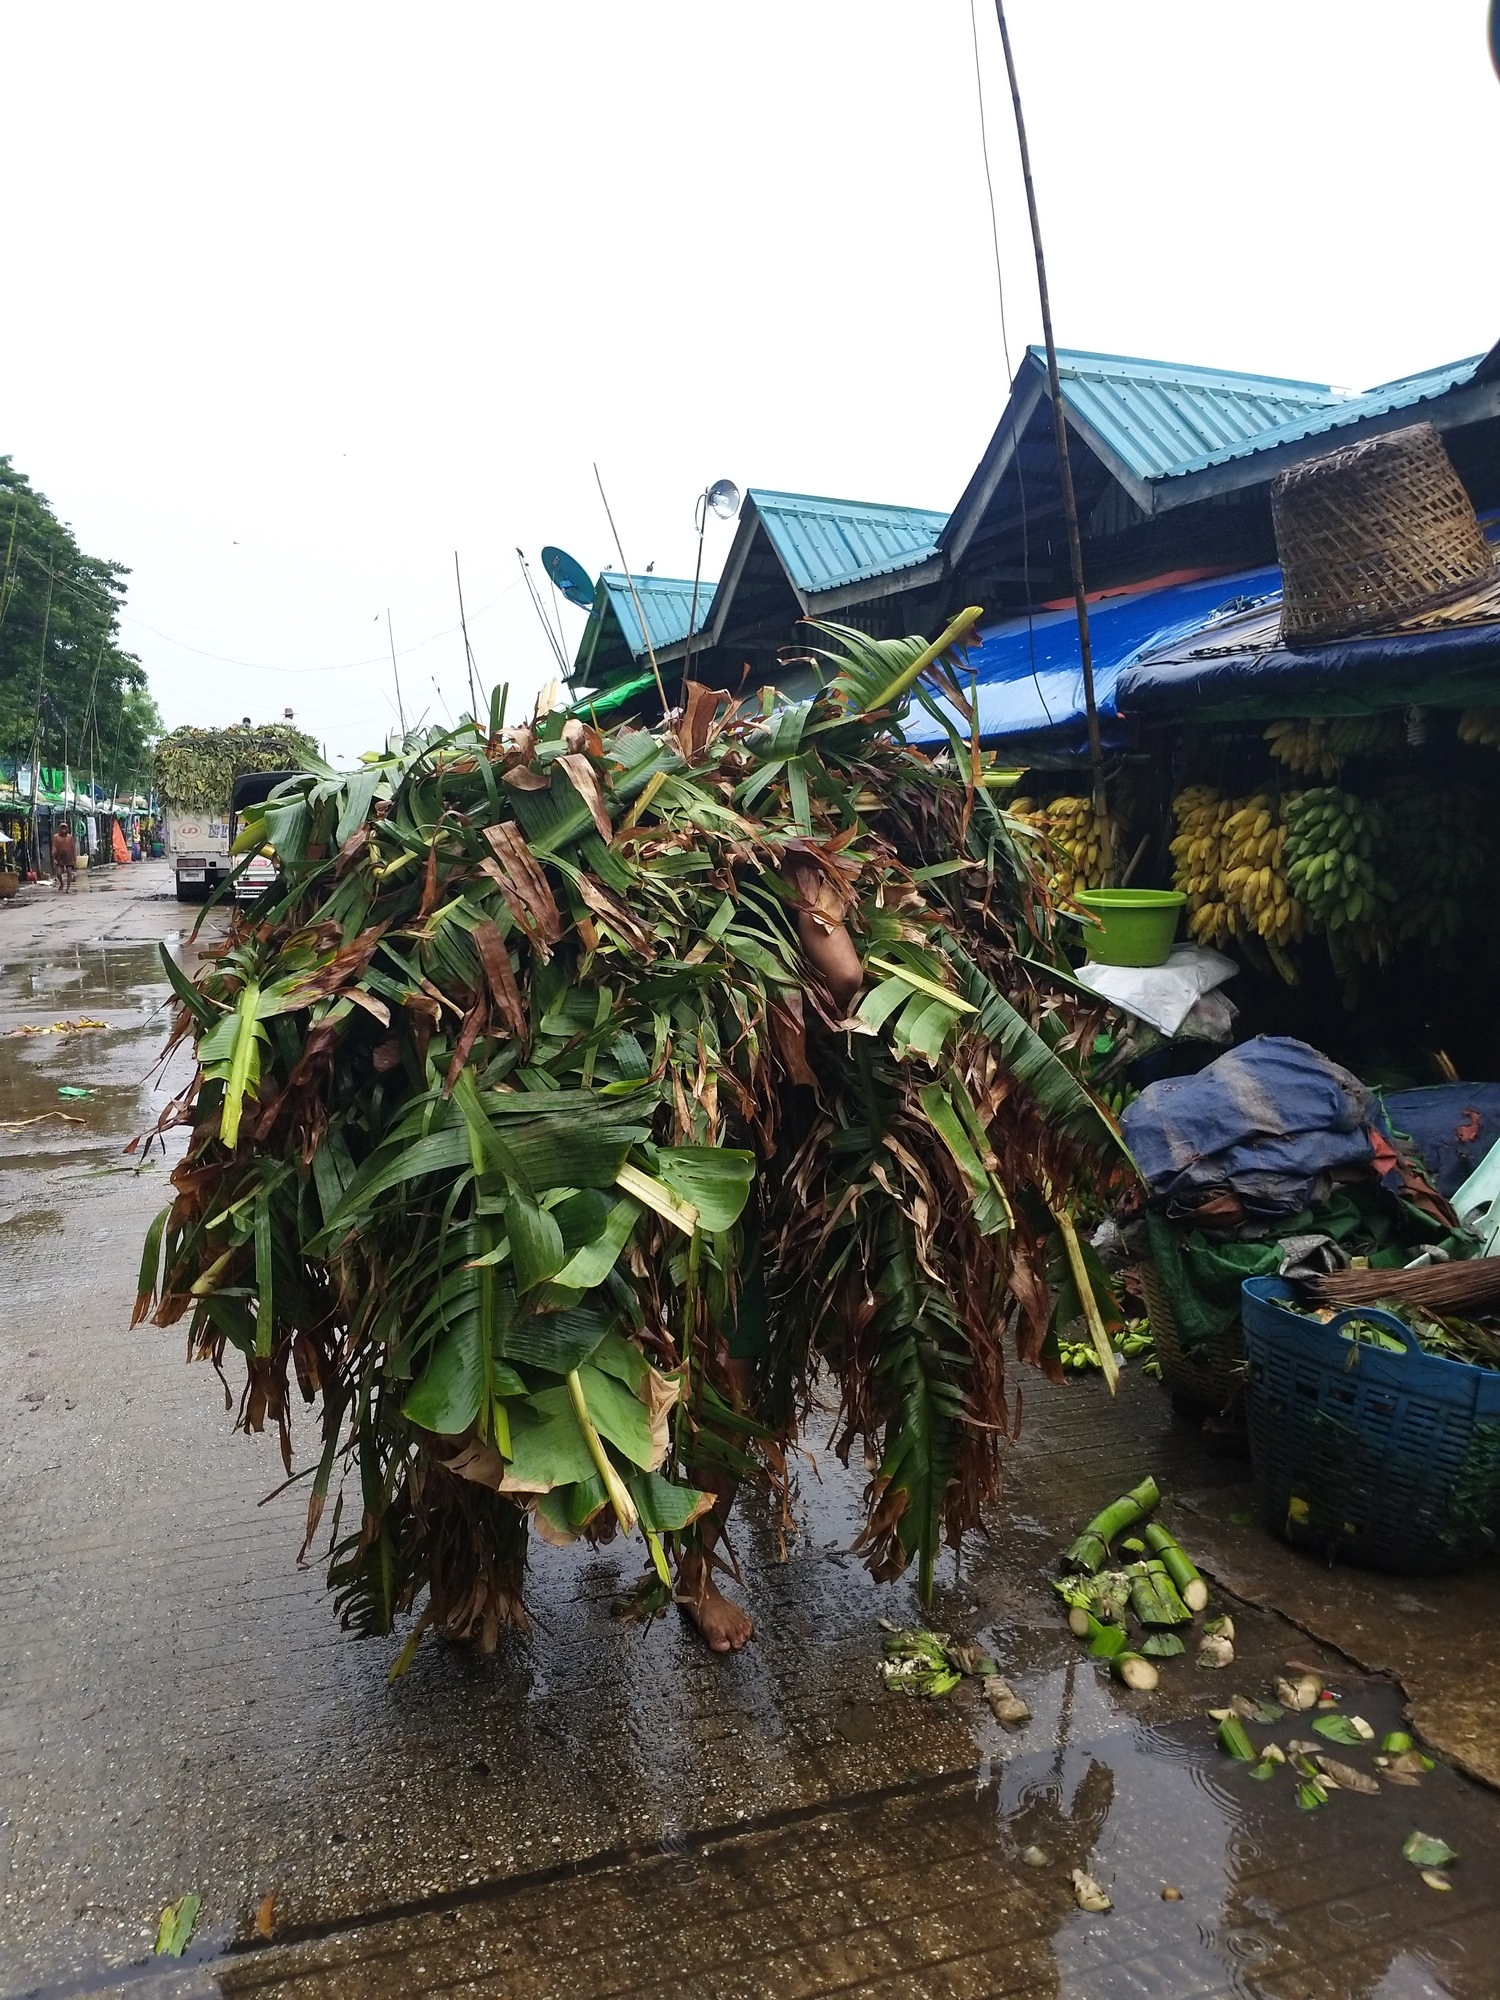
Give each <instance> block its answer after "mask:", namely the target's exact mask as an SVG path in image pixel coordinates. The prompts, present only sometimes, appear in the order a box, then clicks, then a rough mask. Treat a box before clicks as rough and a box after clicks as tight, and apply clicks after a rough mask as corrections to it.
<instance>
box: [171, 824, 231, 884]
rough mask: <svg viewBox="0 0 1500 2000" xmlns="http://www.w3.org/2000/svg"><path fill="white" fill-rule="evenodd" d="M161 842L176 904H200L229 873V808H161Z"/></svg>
mask: <svg viewBox="0 0 1500 2000" xmlns="http://www.w3.org/2000/svg"><path fill="white" fill-rule="evenodd" d="M162 818H163V822H164V824H163V828H162V841H163V845H164V846H165V848H166V851H167V859H168V860H169V861H170V862H171V864H172V872H173V874H174V875H175V876H176V878H177V900H178V902H179V903H201V902H202V901H203V900H204V899H205V897H207V896H209V895H210V894H212V892H213V891H214V890H215V889H216V888H217V887H218V885H219V884H220V882H222V881H223V879H224V877H225V876H226V875H227V874H228V873H229V870H230V867H231V862H230V858H229V806H228V803H227V802H226V803H225V804H224V805H222V806H174V805H173V804H172V803H171V802H170V801H165V802H164V803H163V806H162Z"/></svg>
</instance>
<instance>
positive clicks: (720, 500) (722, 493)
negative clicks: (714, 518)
mask: <svg viewBox="0 0 1500 2000" xmlns="http://www.w3.org/2000/svg"><path fill="white" fill-rule="evenodd" d="M703 497H704V498H705V499H706V500H707V502H708V511H709V513H710V514H717V515H718V517H719V519H720V520H721V521H728V520H731V519H732V518H733V517H734V515H736V514H738V512H739V511H740V489H739V488H738V486H736V485H735V483H734V481H733V480H732V479H716V480H715V481H714V483H713V485H712V486H710V487H709V489H708V491H707V493H706V494H705V495H704V496H703Z"/></svg>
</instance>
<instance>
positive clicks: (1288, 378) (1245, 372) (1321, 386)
mask: <svg viewBox="0 0 1500 2000" xmlns="http://www.w3.org/2000/svg"><path fill="white" fill-rule="evenodd" d="M1026 352H1027V353H1028V354H1030V355H1034V356H1036V357H1037V358H1038V359H1040V360H1045V358H1046V349H1045V348H1044V347H1042V346H1041V345H1040V344H1038V343H1037V342H1032V343H1031V345H1030V346H1028V348H1027V350H1026ZM1057 359H1058V363H1059V366H1061V364H1062V363H1063V362H1065V361H1066V362H1079V361H1105V362H1108V363H1110V364H1111V366H1112V367H1114V368H1115V369H1129V368H1140V369H1149V370H1151V371H1153V372H1156V373H1160V374H1164V375H1176V376H1186V377H1193V376H1197V377H1205V376H1207V377H1211V378H1212V379H1213V380H1215V381H1221V382H1255V383H1258V384H1260V385H1261V386H1262V387H1271V388H1278V389H1307V390H1311V391H1314V392H1315V393H1317V394H1318V395H1321V396H1327V397H1329V398H1330V399H1331V398H1332V397H1333V395H1334V389H1333V385H1332V384H1331V383H1328V382H1309V381H1305V380H1304V379H1303V378H1302V377H1300V376H1296V375H1261V374H1257V373H1255V372H1254V371H1253V370H1251V369H1248V368H1216V367H1210V366H1209V365H1207V364H1206V363H1204V362H1201V361H1155V360H1152V359H1151V358H1150V356H1148V355H1144V354H1104V353H1101V352H1100V351H1098V350H1097V349H1094V348H1088V347H1060V348H1058V350H1057Z"/></svg>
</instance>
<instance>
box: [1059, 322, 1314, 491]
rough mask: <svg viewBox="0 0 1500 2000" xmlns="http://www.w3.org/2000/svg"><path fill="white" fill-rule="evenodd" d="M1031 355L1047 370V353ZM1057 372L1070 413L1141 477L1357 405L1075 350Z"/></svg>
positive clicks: (1253, 443) (1282, 386) (1183, 467)
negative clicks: (1310, 418)
mask: <svg viewBox="0 0 1500 2000" xmlns="http://www.w3.org/2000/svg"><path fill="white" fill-rule="evenodd" d="M1028 353H1029V354H1030V356H1031V358H1032V359H1033V361H1035V362H1036V364H1037V365H1038V366H1039V367H1041V368H1043V369H1045V368H1046V365H1047V357H1046V351H1045V349H1043V348H1041V347H1032V348H1030V349H1028ZM1057 373H1058V381H1059V385H1060V387H1061V389H1062V395H1063V401H1064V402H1065V403H1066V404H1067V405H1068V407H1069V409H1070V410H1072V411H1073V413H1074V414H1075V415H1076V416H1077V417H1078V418H1079V419H1080V421H1081V422H1083V423H1084V424H1086V425H1087V426H1088V427H1089V428H1090V429H1091V430H1092V431H1093V432H1094V433H1095V435H1096V436H1097V437H1098V438H1099V440H1100V442H1101V443H1102V444H1103V445H1104V446H1105V447H1106V449H1108V450H1109V451H1112V452H1113V453H1114V454H1115V456H1116V457H1117V458H1119V459H1120V460H1121V461H1122V462H1123V464H1125V465H1126V466H1127V467H1128V468H1129V470H1130V471H1131V472H1133V473H1134V474H1135V476H1136V477H1137V478H1138V479H1161V478H1164V477H1166V476H1167V475H1169V474H1172V473H1177V472H1184V471H1187V470H1188V469H1190V468H1192V467H1196V466H1202V465H1207V464H1210V463H1212V462H1213V461H1214V460H1216V459H1218V458H1221V457H1222V458H1234V457H1237V456H1238V455H1239V454H1240V453H1241V452H1243V451H1245V450H1247V449H1250V448H1256V447H1258V446H1259V443H1260V440H1261V439H1263V438H1264V437H1265V436H1266V435H1267V434H1268V433H1270V432H1273V431H1275V430H1276V429H1277V428H1278V427H1280V426H1285V425H1287V424H1295V423H1296V422H1297V421H1298V420H1299V419H1300V420H1303V421H1305V420H1306V419H1307V418H1309V417H1313V416H1316V415H1319V414H1321V413H1323V412H1325V411H1342V410H1345V409H1348V408H1350V407H1351V406H1352V405H1351V402H1350V399H1349V398H1347V397H1341V396H1340V395H1339V393H1338V392H1337V391H1336V390H1334V389H1333V388H1331V387H1330V386H1329V385H1328V384H1327V383H1326V382H1298V381H1293V380H1291V379H1289V378H1287V377H1285V376H1279V375H1246V374H1241V373H1239V372H1238V371H1236V370H1232V369H1224V368H1195V367H1190V366H1186V365H1183V364H1179V363H1175V362H1169V361H1143V360H1138V359H1136V358H1134V357H1133V356H1130V355H1124V354H1089V353H1083V352H1080V351H1078V350H1077V349H1072V348H1065V349H1062V350H1060V351H1059V353H1058V357H1057ZM1293 434H1295V433H1293Z"/></svg>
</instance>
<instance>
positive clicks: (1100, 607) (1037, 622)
mask: <svg viewBox="0 0 1500 2000" xmlns="http://www.w3.org/2000/svg"><path fill="white" fill-rule="evenodd" d="M1280 587H1281V572H1280V571H1279V570H1278V569H1274V568H1272V569H1257V570H1244V571H1241V572H1239V573H1238V574H1235V575H1231V576H1215V577H1207V578H1201V579H1199V580H1198V581H1196V582H1193V583H1171V584H1165V585H1163V586H1162V587H1160V588H1159V589H1156V590H1146V591H1139V592H1136V593H1134V594H1132V595H1130V596H1122V597H1104V598H1100V600H1099V601H1098V602H1097V603H1096V604H1091V605H1090V606H1089V638H1090V641H1091V644H1092V648H1093V658H1094V699H1095V702H1096V704H1097V706H1098V710H1099V720H1100V723H1101V726H1102V727H1103V730H1104V734H1105V739H1106V741H1110V740H1111V739H1113V740H1119V738H1120V736H1121V734H1122V729H1121V725H1120V723H1119V719H1118V715H1117V711H1116V708H1115V690H1116V686H1117V684H1118V682H1119V679H1120V676H1121V674H1122V673H1123V672H1124V671H1125V669H1126V668H1127V667H1128V666H1130V665H1131V664H1133V662H1134V661H1135V660H1137V659H1138V658H1139V657H1140V655H1141V654H1142V653H1145V652H1147V651H1148V650H1150V649H1151V648H1153V647H1158V646H1164V645H1168V644H1170V643H1171V641H1173V640H1174V639H1177V638H1180V637H1182V636H1183V635H1185V634H1186V633H1188V632H1193V631H1196V630H1198V628H1199V627H1201V626H1202V625H1203V624H1204V623H1205V621H1206V620H1208V619H1209V618H1211V617H1212V616H1213V614H1214V613H1215V612H1216V611H1218V610H1219V609H1220V608H1221V607H1223V606H1225V605H1229V604H1233V605H1236V606H1237V607H1242V606H1243V605H1244V603H1245V601H1246V600H1247V599H1256V598H1260V597H1264V596H1266V595H1267V594H1268V593H1269V592H1271V591H1274V590H1279V589H1280ZM979 638H980V644H979V645H978V646H976V647H975V648H974V649H973V650H972V651H971V652H970V654H969V666H970V669H971V671H972V672H973V673H974V674H975V676H976V678H977V683H978V687H977V694H978V708H979V733H980V735H981V736H982V737H983V738H984V739H985V740H986V741H987V742H988V741H993V740H994V739H996V738H1003V737H1007V736H1036V735H1041V734H1044V733H1049V732H1053V731H1056V732H1058V733H1059V738H1060V740H1059V741H1058V743H1057V746H1056V747H1058V748H1059V749H1075V748H1076V749H1077V750H1078V751H1079V752H1080V753H1081V752H1082V751H1083V750H1084V749H1085V748H1086V747H1087V745H1086V737H1085V735H1084V703H1083V665H1082V660H1081V657H1080V654H1079V647H1078V618H1077V615H1076V613H1075V612H1073V611H1071V610H1069V611H1040V612H1038V613H1036V615H1035V616H1034V617H1032V618H1031V619H1029V620H1028V619H1026V618H1008V619H1006V620H1005V622H1004V623H1003V624H998V625H982V626H981V627H980V628H979ZM949 713H950V714H952V711H951V710H950V711H949ZM953 720H954V722H955V723H956V724H957V726H958V727H959V729H960V730H961V732H962V733H963V734H964V735H965V736H967V735H968V733H969V729H968V726H967V725H966V724H964V723H963V721H962V720H961V719H960V718H959V717H958V716H957V715H953ZM905 727H906V734H907V736H908V738H909V739H910V740H911V741H912V742H913V743H938V742H941V741H942V740H943V732H942V730H941V729H940V728H939V726H938V724H937V723H936V722H934V721H933V719H932V717H931V716H930V715H926V714H924V713H923V712H922V711H921V710H920V709H917V710H914V711H913V713H912V715H911V717H910V719H909V721H908V722H907V724H906V725H905Z"/></svg>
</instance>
